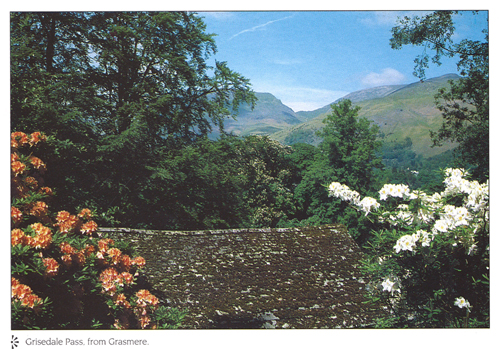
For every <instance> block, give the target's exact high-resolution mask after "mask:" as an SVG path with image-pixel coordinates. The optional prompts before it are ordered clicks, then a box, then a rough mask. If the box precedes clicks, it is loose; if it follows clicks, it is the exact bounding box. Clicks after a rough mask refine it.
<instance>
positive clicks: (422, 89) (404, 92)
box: [224, 74, 459, 157]
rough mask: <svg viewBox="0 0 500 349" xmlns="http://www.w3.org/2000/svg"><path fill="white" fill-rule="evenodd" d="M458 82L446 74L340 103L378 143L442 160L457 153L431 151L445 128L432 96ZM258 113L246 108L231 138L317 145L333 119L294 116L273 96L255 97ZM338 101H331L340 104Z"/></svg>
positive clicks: (316, 114) (229, 125)
mask: <svg viewBox="0 0 500 349" xmlns="http://www.w3.org/2000/svg"><path fill="white" fill-rule="evenodd" d="M456 79H459V76H458V75H456V74H447V75H443V76H440V77H436V78H431V79H428V80H425V81H423V82H416V83H411V84H408V85H390V86H380V87H375V88H370V89H365V90H360V91H356V92H353V93H350V94H348V95H346V96H345V97H343V98H341V99H350V100H351V101H352V102H353V104H354V105H357V106H360V107H361V110H360V111H359V114H358V115H359V116H360V117H365V118H367V119H368V120H371V121H373V122H374V123H375V124H376V125H378V126H379V127H380V137H381V138H382V139H383V140H384V141H387V142H391V141H403V140H404V139H405V138H406V137H410V138H411V139H412V142H413V145H412V150H413V151H414V152H415V153H416V154H420V155H422V156H424V157H430V156H435V155H439V154H441V153H443V152H445V151H447V150H450V149H453V148H454V147H455V146H456V144H453V143H448V144H445V145H443V146H441V147H432V141H431V139H430V136H429V131H430V130H437V129H438V128H439V127H440V125H441V123H442V116H441V112H440V111H439V110H438V109H437V108H436V106H435V103H434V95H435V94H436V93H437V92H438V91H439V89H441V88H446V87H447V86H448V80H456ZM256 96H257V98H258V101H257V104H256V106H255V108H254V110H251V108H250V107H249V106H248V105H242V106H241V107H240V111H239V114H238V117H237V118H236V120H233V119H230V120H227V121H226V122H225V123H224V126H225V129H226V131H227V132H230V133H233V134H235V135H238V136H247V135H267V136H269V137H270V138H271V139H274V140H277V141H279V142H280V143H282V144H285V145H291V144H294V143H308V144H312V145H317V144H319V143H320V142H321V138H320V137H318V136H317V135H316V132H317V131H318V130H319V129H321V128H322V127H323V123H322V121H323V119H324V118H325V117H326V115H328V114H329V113H330V110H331V108H330V105H326V106H324V107H322V108H319V109H316V110H313V111H299V112H294V111H293V110H292V109H291V108H289V107H287V106H286V105H284V104H283V103H282V102H281V101H280V100H279V99H277V98H276V97H274V96H273V95H272V94H270V93H258V92H257V93H256ZM341 99H339V100H336V101H333V102H332V104H333V103H337V102H338V101H340V100H341Z"/></svg>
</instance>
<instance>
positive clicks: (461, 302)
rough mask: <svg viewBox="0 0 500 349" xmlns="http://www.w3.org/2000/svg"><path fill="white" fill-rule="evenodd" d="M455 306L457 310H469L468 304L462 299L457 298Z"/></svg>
mask: <svg viewBox="0 0 500 349" xmlns="http://www.w3.org/2000/svg"><path fill="white" fill-rule="evenodd" d="M455 305H456V306H457V307H459V308H470V303H469V301H468V300H466V299H465V298H464V297H458V298H456V299H455Z"/></svg>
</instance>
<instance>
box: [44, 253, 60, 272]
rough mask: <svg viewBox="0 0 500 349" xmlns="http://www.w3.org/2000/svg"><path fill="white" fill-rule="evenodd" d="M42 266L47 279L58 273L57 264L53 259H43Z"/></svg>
mask: <svg viewBox="0 0 500 349" xmlns="http://www.w3.org/2000/svg"><path fill="white" fill-rule="evenodd" d="M42 262H43V265H45V267H46V268H47V269H45V275H47V276H49V277H53V276H55V275H57V272H58V271H59V263H57V261H56V260H55V259H54V258H44V259H42Z"/></svg>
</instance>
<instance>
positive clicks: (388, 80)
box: [361, 68, 406, 87]
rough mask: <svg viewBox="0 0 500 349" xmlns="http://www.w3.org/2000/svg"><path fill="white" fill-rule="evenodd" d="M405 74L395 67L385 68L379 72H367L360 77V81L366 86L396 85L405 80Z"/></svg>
mask: <svg viewBox="0 0 500 349" xmlns="http://www.w3.org/2000/svg"><path fill="white" fill-rule="evenodd" d="M405 79H406V78H405V76H404V75H403V74H402V73H400V72H398V71H397V70H396V69H392V68H385V69H384V70H382V72H381V73H374V72H371V73H368V74H367V75H365V76H364V77H363V78H362V79H361V83H362V84H363V85H364V86H367V87H377V86H384V85H398V84H400V83H402V82H404V81H405Z"/></svg>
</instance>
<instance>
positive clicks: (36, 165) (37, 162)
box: [29, 156, 47, 170]
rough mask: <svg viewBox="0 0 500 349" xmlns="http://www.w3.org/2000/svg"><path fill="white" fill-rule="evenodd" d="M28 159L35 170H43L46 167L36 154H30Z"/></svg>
mask: <svg viewBox="0 0 500 349" xmlns="http://www.w3.org/2000/svg"><path fill="white" fill-rule="evenodd" d="M29 161H30V162H31V164H32V165H33V167H34V168H36V169H37V170H45V169H46V168H47V166H46V165H45V163H44V162H43V161H42V160H40V159H39V158H37V157H36V156H30V157H29Z"/></svg>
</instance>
